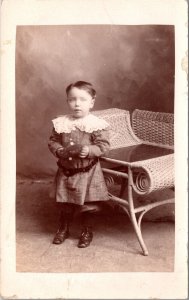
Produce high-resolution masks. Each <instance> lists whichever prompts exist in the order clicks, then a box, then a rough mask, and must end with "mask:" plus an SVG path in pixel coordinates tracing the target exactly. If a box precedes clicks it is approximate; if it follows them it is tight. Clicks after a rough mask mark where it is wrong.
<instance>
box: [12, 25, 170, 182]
mask: <svg viewBox="0 0 189 300" xmlns="http://www.w3.org/2000/svg"><path fill="white" fill-rule="evenodd" d="M174 64H175V50H174V26H167V25H137V26H133V25H121V26H117V25H60V26H18V27H17V35H16V133H17V136H16V140H17V144H16V153H17V174H18V175H20V176H26V177H36V176H37V177H43V176H49V175H50V176H51V175H54V173H55V170H56V164H55V159H54V158H53V156H52V154H51V153H50V152H49V150H48V146H47V143H48V138H49V135H50V133H51V130H52V122H51V120H52V119H53V118H54V117H56V116H57V115H62V114H66V113H68V109H67V104H66V94H65V89H66V87H67V86H68V85H69V84H70V83H73V82H75V81H78V80H84V81H88V82H91V83H92V84H93V85H94V87H95V89H96V91H97V98H96V104H95V110H100V109H106V108H111V107H117V108H122V109H126V110H129V111H130V112H132V111H133V110H134V109H136V108H138V109H145V110H151V111H161V112H171V113H172V112H173V111H174V69H175V65H174Z"/></svg>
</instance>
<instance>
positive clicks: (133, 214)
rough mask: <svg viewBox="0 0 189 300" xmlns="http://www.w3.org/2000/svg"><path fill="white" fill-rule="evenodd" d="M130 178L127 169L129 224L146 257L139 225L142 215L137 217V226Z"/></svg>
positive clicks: (145, 248) (146, 251) (146, 250)
mask: <svg viewBox="0 0 189 300" xmlns="http://www.w3.org/2000/svg"><path fill="white" fill-rule="evenodd" d="M131 176H132V174H131V170H130V168H129V184H128V202H129V211H130V217H131V222H132V224H133V227H134V230H135V233H136V235H137V238H138V241H139V244H140V246H141V248H142V251H143V254H144V255H145V256H146V255H148V249H147V247H146V245H145V243H144V240H143V237H142V232H141V228H140V223H141V219H142V216H143V213H142V214H141V217H139V224H138V222H137V218H136V213H135V210H134V204H133V194H132V177H131Z"/></svg>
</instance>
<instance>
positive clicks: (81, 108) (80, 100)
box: [67, 87, 95, 118]
mask: <svg viewBox="0 0 189 300" xmlns="http://www.w3.org/2000/svg"><path fill="white" fill-rule="evenodd" d="M67 101H68V106H69V108H70V110H71V112H72V113H73V115H74V117H76V118H82V117H85V116H86V115H88V113H89V111H90V109H91V108H93V106H94V101H95V100H94V98H92V96H91V95H90V94H89V93H88V92H87V91H85V90H82V89H78V88H76V87H73V88H72V89H71V90H70V91H69V93H68V99H67Z"/></svg>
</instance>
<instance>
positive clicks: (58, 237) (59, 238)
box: [53, 228, 69, 245]
mask: <svg viewBox="0 0 189 300" xmlns="http://www.w3.org/2000/svg"><path fill="white" fill-rule="evenodd" d="M68 237H69V230H68V229H67V228H66V229H64V230H60V229H58V231H57V233H56V234H55V237H54V239H53V244H56V245H60V244H62V243H63V242H64V241H65V239H67V238H68Z"/></svg>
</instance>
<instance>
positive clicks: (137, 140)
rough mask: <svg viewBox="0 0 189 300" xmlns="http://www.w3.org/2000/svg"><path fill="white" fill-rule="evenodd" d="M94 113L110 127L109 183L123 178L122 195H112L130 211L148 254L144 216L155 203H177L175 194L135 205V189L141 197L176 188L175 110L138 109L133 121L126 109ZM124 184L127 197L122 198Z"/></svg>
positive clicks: (105, 169)
mask: <svg viewBox="0 0 189 300" xmlns="http://www.w3.org/2000/svg"><path fill="white" fill-rule="evenodd" d="M94 114H95V115H97V116H99V117H101V118H103V119H105V120H106V121H107V122H108V123H109V124H110V127H111V130H110V141H111V151H110V154H109V156H108V157H103V158H102V167H103V172H104V176H105V179H106V181H107V185H111V186H112V184H113V183H114V182H115V181H116V180H117V178H120V179H121V192H120V195H119V197H118V196H115V195H113V194H111V193H109V197H110V199H111V200H112V201H114V202H115V203H118V204H119V205H120V206H121V207H122V209H123V210H124V211H125V212H126V213H127V215H128V216H129V218H130V220H131V222H132V224H133V227H134V230H135V233H136V235H137V238H138V241H139V243H140V246H141V248H142V251H143V254H144V255H148V249H147V247H146V245H145V243H144V240H143V237H142V231H141V221H142V218H143V216H144V214H145V213H146V212H147V211H149V210H150V209H152V208H154V207H157V206H160V205H163V204H167V203H174V198H172V199H166V200H160V201H156V202H154V203H147V204H145V201H144V202H143V205H141V206H137V207H135V203H134V200H133V193H134V192H135V193H137V194H139V195H141V197H142V196H144V195H147V194H150V193H151V192H153V191H158V190H164V189H166V188H174V153H173V149H174V117H173V114H168V113H158V112H150V111H143V110H138V109H137V110H135V111H134V112H133V114H132V125H131V120H130V113H129V112H128V111H126V110H122V109H117V108H111V109H107V110H102V111H96V112H94ZM149 149H150V151H149ZM141 152H142V153H143V156H141ZM137 158H139V159H137ZM160 174H161V176H160ZM125 188H127V199H123V198H122V195H123V192H124V190H125Z"/></svg>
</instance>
